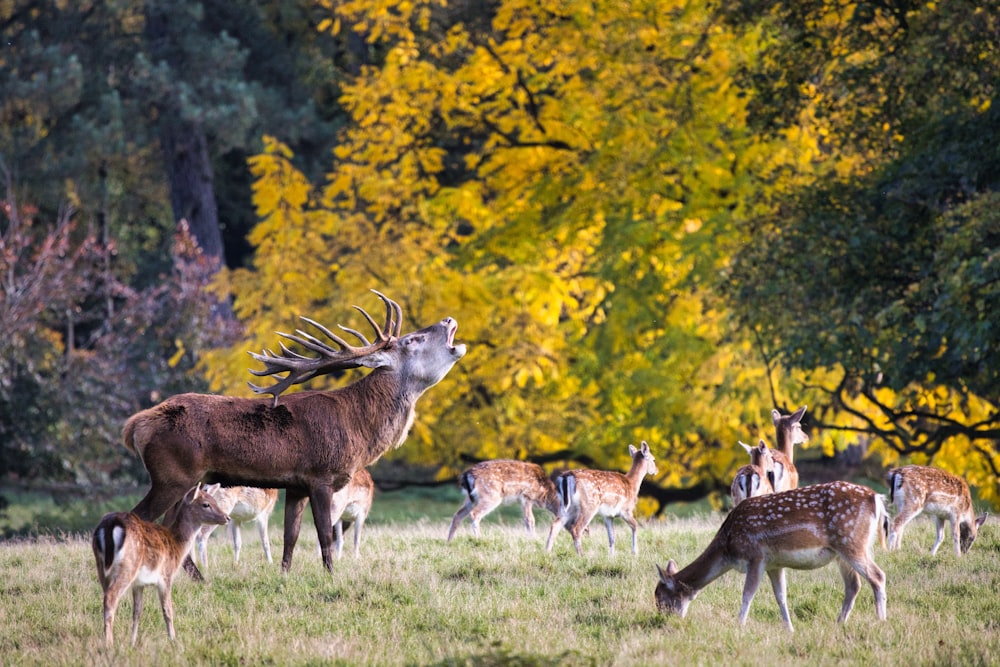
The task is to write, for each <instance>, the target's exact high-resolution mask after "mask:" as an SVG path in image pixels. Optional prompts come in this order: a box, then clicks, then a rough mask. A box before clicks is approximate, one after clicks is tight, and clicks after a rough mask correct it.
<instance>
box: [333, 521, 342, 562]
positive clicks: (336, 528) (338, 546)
mask: <svg viewBox="0 0 1000 667" xmlns="http://www.w3.org/2000/svg"><path fill="white" fill-rule="evenodd" d="M333 548H334V551H336V552H337V560H340V559H341V557H342V556H343V554H344V522H343V521H338V522H337V523H335V524H333Z"/></svg>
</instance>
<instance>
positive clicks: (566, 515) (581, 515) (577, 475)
mask: <svg viewBox="0 0 1000 667" xmlns="http://www.w3.org/2000/svg"><path fill="white" fill-rule="evenodd" d="M628 451H629V454H630V455H631V457H632V467H631V468H630V469H629V471H628V473H626V474H624V475H623V474H621V473H620V472H613V471H607V470H571V471H569V472H566V473H563V474H562V475H560V476H559V478H558V479H557V480H556V490H557V491H558V492H559V499H560V507H559V514H558V516H557V517H556V520H555V521H553V522H552V527H551V528H549V539H548V541H547V542H546V544H545V550H546V551H551V550H552V543H553V542H554V541H555V537H556V534H557V533H558V532H559V529H560V528H562V527H563V526H566V530H568V531H569V534H570V535H572V536H573V546H574V547H576V553H577V554H579V555H583V546H582V545H581V543H580V538H581V537H582V535H583V533H584V531H585V530H586V528H587V526H588V525H590V522H591V520H592V519H593V518H594V517H595V516H597V515H598V514H600V515H601V516H602V517H604V526H605V527H606V528H607V530H608V550H609V552H610V553H614V552H615V530H614V523H613V519H614V518H615V517H616V516H620V517H621V518H622V521H624V522H625V523H627V524H628V526H629V528H631V529H632V553H634V554H635V553H638V552H639V542H638V536H637V535H636V530H637V529H638V528H639V522H638V521H636V520H635V517H634V516H633V515H632V512H633V511H634V510H635V504H636V501H637V500H638V499H639V487H640V485H641V484H642V480H643V478H645V477H646V475H655V474H656V473H657V472H659V470H658V469H657V467H656V459H654V458H653V455H652V453H650V451H649V445H648V444H646V442H645V441H643V442H642V445H641V446H640V447H639V448H638V449H637V448H636V447H635V446H634V445H629V446H628Z"/></svg>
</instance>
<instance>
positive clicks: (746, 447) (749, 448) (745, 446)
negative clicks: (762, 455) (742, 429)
mask: <svg viewBox="0 0 1000 667" xmlns="http://www.w3.org/2000/svg"><path fill="white" fill-rule="evenodd" d="M740 446H741V447H743V449H745V450H747V454H749V453H750V452H752V451H753V447H751V446H750V445H748V444H747V443H745V442H743V441H740Z"/></svg>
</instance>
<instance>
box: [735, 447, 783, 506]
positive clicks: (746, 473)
mask: <svg viewBox="0 0 1000 667" xmlns="http://www.w3.org/2000/svg"><path fill="white" fill-rule="evenodd" d="M740 446H741V447H743V449H745V450H747V454H749V455H750V463H748V464H747V465H745V466H743V467H741V468H740V469H739V470H737V471H736V475H735V476H734V477H733V483H732V485H731V486H730V488H729V493H730V494H731V495H732V497H733V507H735V506H736V505H739V504H740V503H741V502H743V501H744V500H746V499H747V498H756V497H757V496H763V495H765V494H768V493H774V487H773V486H772V485H771V478H772V477H774V474H775V471H774V459H773V458H772V450H771V448H770V447H768V446H767V443H766V442H764V441H763V440H761V441H760V442H759V443H758V445H757V446H756V447H751V446H750V445H748V444H746V443H745V442H741V443H740ZM778 474H780V471H779V473H778Z"/></svg>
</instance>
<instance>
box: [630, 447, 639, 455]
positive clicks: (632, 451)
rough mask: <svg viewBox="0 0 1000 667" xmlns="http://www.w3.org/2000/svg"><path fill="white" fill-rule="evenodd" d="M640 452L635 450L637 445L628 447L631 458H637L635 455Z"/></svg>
mask: <svg viewBox="0 0 1000 667" xmlns="http://www.w3.org/2000/svg"><path fill="white" fill-rule="evenodd" d="M638 451H639V450H638V449H636V448H635V445H629V446H628V454H629V456H635V453H636V452H638Z"/></svg>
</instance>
